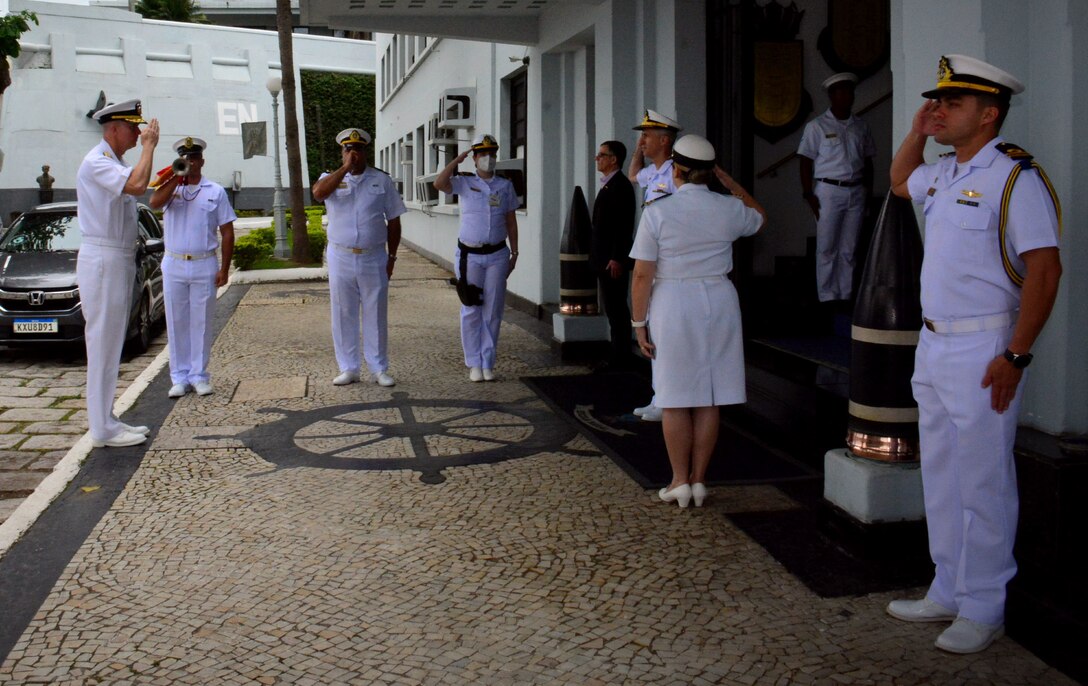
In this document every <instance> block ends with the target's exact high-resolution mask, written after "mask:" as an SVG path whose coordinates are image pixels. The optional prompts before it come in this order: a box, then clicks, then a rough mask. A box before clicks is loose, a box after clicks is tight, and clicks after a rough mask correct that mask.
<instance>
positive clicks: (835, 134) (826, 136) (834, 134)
mask: <svg viewBox="0 0 1088 686" xmlns="http://www.w3.org/2000/svg"><path fill="white" fill-rule="evenodd" d="M838 137H839V134H837V133H825V134H824V138H838Z"/></svg>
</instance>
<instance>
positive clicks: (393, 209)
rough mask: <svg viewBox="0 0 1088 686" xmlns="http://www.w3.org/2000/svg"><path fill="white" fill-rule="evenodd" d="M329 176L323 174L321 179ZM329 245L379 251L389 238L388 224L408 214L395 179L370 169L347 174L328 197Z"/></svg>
mask: <svg viewBox="0 0 1088 686" xmlns="http://www.w3.org/2000/svg"><path fill="white" fill-rule="evenodd" d="M326 176H328V173H325V174H322V175H321V178H322V179H323V178H325V177H326ZM325 211H326V212H327V213H328V215H329V224H328V236H329V242H331V243H335V244H337V245H341V246H344V247H347V248H366V249H371V248H377V247H379V246H382V245H385V242H386V241H387V240H388V239H389V228H388V226H387V223H388V222H390V221H392V220H393V219H396V218H397V217H399V216H400V215H402V214H404V213H405V212H406V211H407V208H405V207H404V201H403V200H401V197H400V193H398V192H397V187H396V185H394V184H393V179H391V178H389V175H388V174H386V173H385V172H381V171H378V170H377V169H374V168H373V167H367V168H366V169H365V170H363V173H362V174H345V175H344V180H343V181H341V182H340V186H339V187H337V189H336V190H335V191H333V192H332V194H331V195H329V197H327V198H325Z"/></svg>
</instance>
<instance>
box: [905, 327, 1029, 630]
mask: <svg viewBox="0 0 1088 686" xmlns="http://www.w3.org/2000/svg"><path fill="white" fill-rule="evenodd" d="M1011 336H1012V329H1000V330H997V331H984V332H981V333H969V334H937V333H933V332H931V331H929V330H928V329H923V330H922V335H921V339H920V340H919V342H918V350H917V353H916V355H915V363H914V364H915V366H914V378H913V379H912V380H911V383H912V386H913V388H914V397H915V399H916V400H917V401H918V413H919V419H918V428H919V434H920V436H919V437H920V447H921V454H922V458H921V459H922V487H923V491H924V494H925V506H926V520H927V524H928V527H929V551H930V555H931V556H932V558H933V563H934V565H936V571H935V575H934V578H933V583H932V584H931V585H930V587H929V592H928V593H927V596H928V597H929V599H930V600H932V601H934V602H936V603H938V604H940V605H942V606H944V607H947V608H949V609H951V610H956V611H957V612H958V613H959V615H960V616H961V617H966V618H967V619H971V620H974V621H976V622H983V623H985V624H1001V623H1002V622H1003V621H1004V618H1005V585H1006V584H1007V583H1008V582H1009V580H1010V579H1012V577H1013V576H1015V574H1016V560H1014V559H1013V554H1012V551H1013V543H1014V542H1015V540H1016V518H1017V513H1018V511H1019V498H1018V495H1017V491H1016V465H1015V463H1014V461H1013V452H1012V451H1013V441H1014V440H1015V438H1016V418H1017V414H1018V412H1019V409H1020V400H1021V397H1022V396H1023V388H1024V379H1021V381H1020V387H1019V388H1018V389H1017V391H1016V396H1015V399H1014V400H1013V402H1012V404H1011V405H1010V406H1009V409H1007V410H1005V412H1004V413H1002V414H998V413H997V412H995V411H994V410H992V409H991V408H990V389H989V388H982V387H981V382H982V377H983V376H984V375H985V373H986V366H987V365H988V364H989V363H990V361H991V360H992V359H993V358H994V357H995V356H997V355H999V354H1001V352H1002V351H1003V350H1004V349H1005V347H1006V346H1007V345H1008V341H1009V339H1010V338H1011Z"/></svg>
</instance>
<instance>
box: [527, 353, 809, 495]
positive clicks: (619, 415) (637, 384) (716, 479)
mask: <svg viewBox="0 0 1088 686" xmlns="http://www.w3.org/2000/svg"><path fill="white" fill-rule="evenodd" d="M522 381H524V382H525V383H526V384H527V385H528V386H529V387H530V388H532V389H533V390H535V391H536V392H537V393H538V394H539V395H540V396H541V397H542V398H544V400H545V401H546V402H547V403H548V404H549V405H550V406H551V407H552V408H553V409H555V410H556V411H558V412H559V413H560V414H561V415H562V416H563V417H565V418H567V420H568V421H570V422H572V423H574V424H575V425H576V426H577V427H578V428H579V429H581V430H582V431H583V432H584V433H585V434H586V435H587V436H588V437H589V439H590V440H591V441H593V443H594V444H595V445H596V446H597V447H598V448H599V449H600V450H601V451H602V452H604V453H605V454H606V455H608V456H609V457H611V458H612V460H613V461H614V462H615V463H616V464H617V465H619V466H620V467H621V468H622V469H623V470H624V471H626V472H627V474H628V475H630V476H631V478H633V479H634V480H635V481H637V482H638V484H639V485H640V486H642V487H643V488H661V487H663V486H666V485H668V483H669V481H671V479H672V471H671V469H670V468H669V457H668V453H667V452H666V451H665V439H664V436H663V435H662V433H661V423H660V422H644V421H642V420H641V419H639V418H638V417H636V416H635V415H634V414H632V413H631V410H632V409H634V408H635V407H639V406H642V405H645V404H646V403H648V402H649V401H650V396H651V395H652V391H651V389H650V383H649V381H648V380H647V379H646V378H645V377H643V376H640V375H638V374H635V373H633V372H618V373H608V374H582V375H574V376H535V377H526V378H522ZM818 476H819V474H818V473H816V472H814V471H813V470H811V469H810V468H808V467H806V466H805V465H803V464H802V463H800V462H798V461H796V460H794V459H793V458H791V457H790V456H789V455H787V454H785V453H783V452H781V451H779V450H775V449H774V448H771V447H770V446H767V445H766V444H764V443H762V442H760V441H759V440H758V439H757V438H755V437H754V436H752V435H750V434H748V433H747V432H745V431H743V430H742V429H741V428H740V427H737V426H735V425H732V424H730V423H728V422H723V423H722V426H721V431H720V432H719V434H718V445H717V447H716V448H715V451H714V457H713V459H712V460H711V462H710V468H709V469H708V470H707V483H708V485H723V484H756V483H776V482H780V481H788V480H795V479H812V478H817V477H818Z"/></svg>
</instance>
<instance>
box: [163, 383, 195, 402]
mask: <svg viewBox="0 0 1088 686" xmlns="http://www.w3.org/2000/svg"><path fill="white" fill-rule="evenodd" d="M190 390H192V387H190V386H189V384H187V383H176V384H174V385H173V386H171V387H170V392H169V393H167V394H166V395H167V397H170V398H180V397H181V396H183V395H185V394H186V393H188V392H189V391H190Z"/></svg>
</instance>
